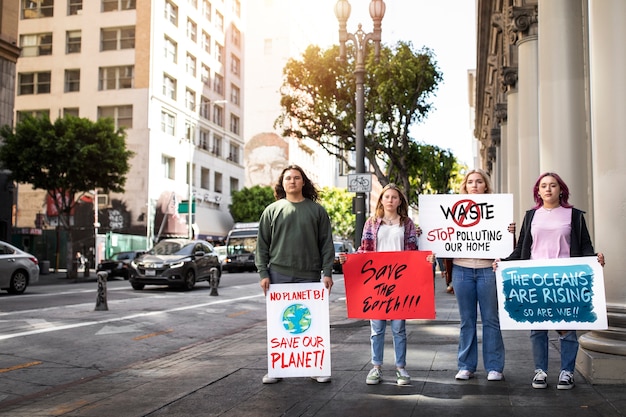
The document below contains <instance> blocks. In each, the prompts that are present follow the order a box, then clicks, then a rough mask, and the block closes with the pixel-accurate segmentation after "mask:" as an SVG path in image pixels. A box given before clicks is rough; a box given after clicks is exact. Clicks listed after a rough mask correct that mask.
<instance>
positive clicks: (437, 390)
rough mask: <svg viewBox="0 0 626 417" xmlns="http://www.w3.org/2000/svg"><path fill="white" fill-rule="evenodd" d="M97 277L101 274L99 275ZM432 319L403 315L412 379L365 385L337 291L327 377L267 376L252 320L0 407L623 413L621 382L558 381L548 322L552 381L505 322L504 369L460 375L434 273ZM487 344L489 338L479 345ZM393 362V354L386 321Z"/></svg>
mask: <svg viewBox="0 0 626 417" xmlns="http://www.w3.org/2000/svg"><path fill="white" fill-rule="evenodd" d="M94 279H95V278H94ZM436 284H437V288H436V305H437V319H436V320H410V321H408V322H407V335H408V353H407V370H408V371H409V373H410V374H411V377H412V383H411V385H407V386H398V385H396V383H395V377H394V373H393V367H392V366H388V367H387V368H384V372H383V376H384V378H385V380H384V382H383V383H382V384H380V385H373V386H371V385H366V384H365V377H366V375H367V372H368V371H369V369H370V367H371V365H370V363H369V359H370V350H369V323H368V322H366V321H360V320H349V319H346V309H345V303H344V302H343V301H337V302H333V303H331V340H332V348H331V349H332V350H331V353H332V370H333V371H332V382H331V383H327V384H319V383H317V382H315V381H313V380H311V379H309V378H290V379H285V380H283V381H281V382H279V383H278V384H274V385H263V384H262V383H261V378H262V376H263V375H264V374H265V373H266V363H267V362H266V347H265V338H266V329H265V327H264V326H261V327H254V328H250V329H248V330H247V331H246V332H241V333H237V334H232V335H230V336H228V337H225V338H220V339H217V340H212V341H207V342H203V343H198V344H195V345H193V346H190V347H188V348H185V349H182V350H180V351H179V352H176V353H173V354H171V355H168V356H164V357H160V358H155V359H151V360H148V361H145V362H141V363H137V364H134V365H132V366H129V367H127V368H124V369H119V370H116V371H114V372H110V373H107V374H104V375H100V376H98V377H96V378H93V379H89V380H81V381H76V382H75V383H72V384H68V385H66V386H60V387H57V388H55V389H53V390H50V391H48V392H46V393H45V394H43V395H42V394H39V395H36V396H32V397H31V398H26V399H24V400H22V401H20V402H19V403H15V404H11V403H9V404H6V405H3V406H2V407H1V408H0V416H11V417H34V416H80V417H91V416H93V417H108V416H115V417H125V416H128V417H138V416H169V417H172V416H186V417H187V416H229V417H231V416H232V417H264V416H342V417H351V416H358V417H364V416H383V417H384V416H393V417H404V416H452V415H454V416H466V415H467V416H484V417H491V416H509V417H514V416H539V417H542V416H551V417H554V416H568V417H578V416H604V417H617V416H625V415H626V387H625V386H623V385H590V384H588V383H587V382H586V381H585V380H584V378H583V377H582V376H581V375H580V374H579V373H576V375H575V380H576V387H575V388H574V389H573V390H570V391H559V390H557V389H556V382H557V381H556V379H557V377H558V370H559V355H558V352H557V350H556V347H558V343H557V340H556V333H554V332H551V334H550V336H551V352H550V372H549V379H548V382H549V387H548V389H544V390H536V389H533V388H532V387H531V385H530V382H531V379H532V376H533V363H532V355H531V349H530V342H529V337H528V332H526V331H506V332H504V338H505V345H506V349H507V350H506V355H507V359H506V369H505V370H504V374H505V380H504V381H501V382H489V381H487V379H486V373H485V371H484V369H483V368H482V359H480V361H479V369H478V371H477V373H476V377H475V378H473V379H471V380H469V381H456V380H455V379H454V376H455V374H456V371H457V367H456V350H457V340H458V325H459V322H458V312H457V307H456V299H455V297H454V296H453V295H450V294H447V293H446V292H445V286H444V285H443V280H442V279H441V278H439V276H438V277H437V282H436ZM481 346H482V345H481ZM385 349H386V350H385V360H386V363H388V364H390V365H391V364H392V363H393V349H392V347H391V335H390V332H389V331H388V332H387V343H386V348H385Z"/></svg>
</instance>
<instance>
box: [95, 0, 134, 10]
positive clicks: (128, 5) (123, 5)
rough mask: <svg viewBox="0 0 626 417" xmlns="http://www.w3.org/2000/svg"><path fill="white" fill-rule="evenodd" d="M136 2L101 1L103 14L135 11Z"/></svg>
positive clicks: (128, 0) (127, 0)
mask: <svg viewBox="0 0 626 417" xmlns="http://www.w3.org/2000/svg"><path fill="white" fill-rule="evenodd" d="M136 8H137V2H136V0H102V11H103V12H115V11H117V10H135V9H136Z"/></svg>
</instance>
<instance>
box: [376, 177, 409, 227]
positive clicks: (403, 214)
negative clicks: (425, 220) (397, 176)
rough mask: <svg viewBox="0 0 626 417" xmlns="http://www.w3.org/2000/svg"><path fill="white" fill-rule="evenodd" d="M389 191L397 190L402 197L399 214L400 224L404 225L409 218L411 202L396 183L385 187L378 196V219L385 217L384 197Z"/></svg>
mask: <svg viewBox="0 0 626 417" xmlns="http://www.w3.org/2000/svg"><path fill="white" fill-rule="evenodd" d="M387 190H395V191H397V193H398V195H399V196H400V205H399V206H398V209H397V211H398V214H399V215H400V224H404V220H405V219H406V218H408V217H409V201H408V200H407V198H406V196H405V195H404V193H403V192H402V190H401V189H400V188H398V186H397V185H396V184H394V183H389V184H387V185H385V186H384V187H383V190H382V191H381V192H380V195H379V196H378V202H377V203H376V210H375V213H376V217H381V218H382V217H384V215H385V208H384V207H383V195H384V194H385V192H386V191H387Z"/></svg>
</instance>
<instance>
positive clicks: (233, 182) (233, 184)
mask: <svg viewBox="0 0 626 417" xmlns="http://www.w3.org/2000/svg"><path fill="white" fill-rule="evenodd" d="M233 191H239V179H238V178H234V177H230V192H231V193H232V192H233Z"/></svg>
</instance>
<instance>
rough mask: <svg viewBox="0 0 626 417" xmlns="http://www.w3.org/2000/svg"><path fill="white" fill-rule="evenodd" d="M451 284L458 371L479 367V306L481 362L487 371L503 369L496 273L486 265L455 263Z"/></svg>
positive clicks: (473, 370)
mask: <svg viewBox="0 0 626 417" xmlns="http://www.w3.org/2000/svg"><path fill="white" fill-rule="evenodd" d="M452 283H453V285H454V293H455V295H456V300H457V304H458V306H459V315H460V316H461V332H460V335H459V352H458V367H459V370H466V371H470V372H475V371H476V367H477V366H478V335H477V331H476V322H477V319H478V308H477V306H478V307H480V318H481V322H482V326H483V362H484V365H485V369H486V370H487V372H489V371H497V372H502V371H503V369H504V342H503V340H502V332H501V331H500V319H499V317H498V296H497V289H496V274H495V272H493V270H492V269H491V267H489V268H476V269H474V268H465V267H462V266H458V265H454V266H453V268H452Z"/></svg>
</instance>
